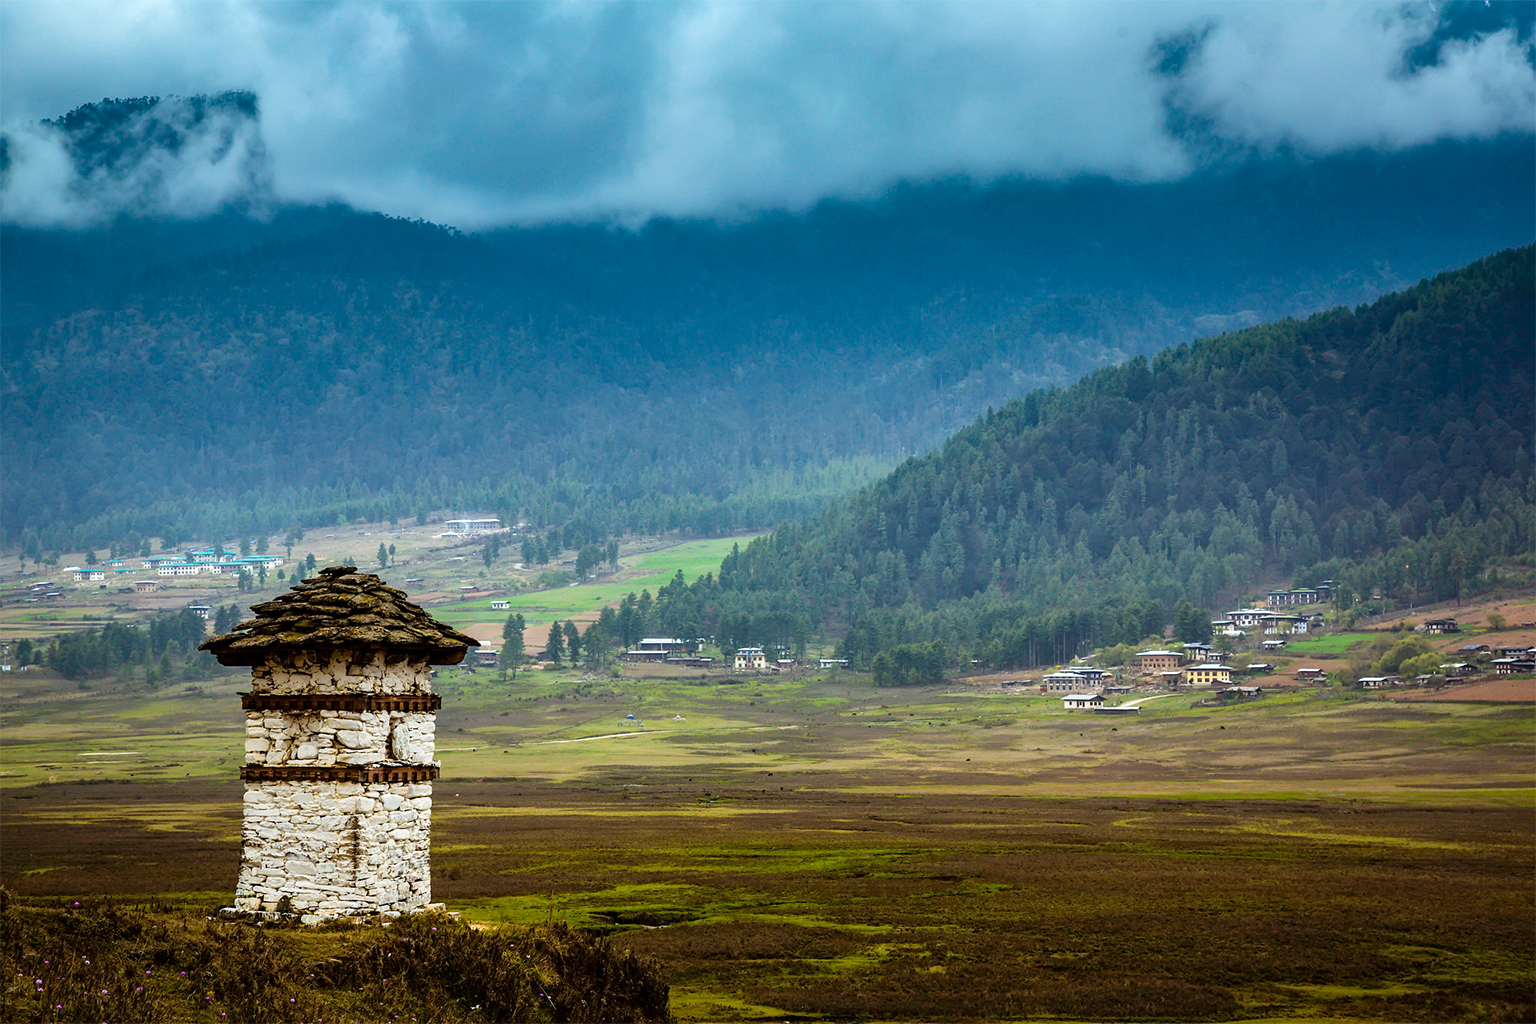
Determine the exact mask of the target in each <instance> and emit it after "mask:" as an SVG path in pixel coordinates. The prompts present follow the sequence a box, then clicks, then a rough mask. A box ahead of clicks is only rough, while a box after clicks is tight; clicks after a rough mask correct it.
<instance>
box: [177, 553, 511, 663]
mask: <svg viewBox="0 0 1536 1024" xmlns="http://www.w3.org/2000/svg"><path fill="white" fill-rule="evenodd" d="M251 611H252V612H254V613H255V617H254V618H250V619H246V620H245V621H244V622H242V623H240V625H238V626H236V627H235V629H234V631H233V632H230V633H225V634H223V635H222V636H215V637H210V638H209V639H207V640H204V641H203V642H202V644H201V645H199V650H205V651H212V652H213V655H214V657H216V658H218V659H219V661H221V662H222V663H224V664H225V665H254V664H257V663H259V662H261V661H263V660H264V659H265V658H266V656H267V655H268V654H275V653H278V652H280V651H292V650H319V649H335V648H341V647H354V648H361V649H368V650H377V649H381V648H382V649H388V650H399V651H412V652H418V653H423V654H426V655H427V660H428V661H429V662H430V663H431V664H434V665H454V664H457V663H458V662H459V661H460V660H462V659H463V657H464V652H465V651H466V650H467V649H468V648H470V647H479V646H480V641H478V640H476V639H475V638H474V637H472V636H469V635H467V634H465V633H460V632H459V631H458V630H456V629H454V628H453V627H452V626H449V625H447V624H446V623H443V622H439V621H437V620H436V619H434V618H433V617H432V616H430V615H428V614H427V613H426V611H425V610H423V609H422V608H421V606H420V605H416V604H412V603H411V602H410V601H409V600H407V599H406V595H405V592H404V591H403V590H396V589H395V588H394V587H391V586H390V585H389V584H387V583H385V582H384V581H383V580H381V579H379V577H377V576H374V575H373V574H371V573H363V572H358V571H357V566H355V565H336V566H331V567H330V568H328V569H321V570H320V571H319V573H317V574H316V575H315V576H313V577H311V578H310V579H307V580H305V581H304V582H303V583H300V584H299V585H298V586H295V587H293V588H292V589H291V590H290V591H289V592H288V593H286V594H282V595H279V596H278V597H275V598H273V599H272V600H270V601H267V602H264V603H263V604H258V605H255V606H254V607H252V608H251Z"/></svg>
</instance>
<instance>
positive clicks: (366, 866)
mask: <svg viewBox="0 0 1536 1024" xmlns="http://www.w3.org/2000/svg"><path fill="white" fill-rule="evenodd" d="M431 831H432V784H431V783H429V782H416V783H408V784H407V783H384V782H376V783H358V782H252V783H247V784H246V788H245V815H244V824H243V826H242V828H241V847H242V852H241V863H240V882H239V885H238V887H237V888H236V890H235V908H236V909H237V910H241V911H245V912H248V913H260V912H266V913H291V914H297V915H299V919H300V920H301V921H302V922H303V923H305V924H319V923H320V922H322V921H325V920H329V919H332V918H336V917H372V916H374V915H378V914H385V915H389V914H397V913H408V912H410V911H414V910H420V909H422V908H423V907H425V906H426V905H427V904H428V903H430V902H432V872H431V844H432V835H431Z"/></svg>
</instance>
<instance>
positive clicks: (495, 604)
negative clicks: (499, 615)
mask: <svg viewBox="0 0 1536 1024" xmlns="http://www.w3.org/2000/svg"><path fill="white" fill-rule="evenodd" d="M511 607H512V602H511V601H492V602H491V611H493V612H504V611H506V610H507V609H508V608H511Z"/></svg>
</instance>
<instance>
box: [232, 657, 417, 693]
mask: <svg viewBox="0 0 1536 1024" xmlns="http://www.w3.org/2000/svg"><path fill="white" fill-rule="evenodd" d="M251 692H252V693H431V692H432V668H431V666H430V665H428V664H427V660H426V658H425V657H421V658H415V659H408V658H405V657H403V656H401V655H386V654H385V652H383V651H349V650H340V651H331V650H322V651H287V652H284V653H283V654H281V655H274V656H272V657H271V658H269V659H268V661H267V662H266V663H265V664H261V665H257V666H255V667H254V668H252V669H251Z"/></svg>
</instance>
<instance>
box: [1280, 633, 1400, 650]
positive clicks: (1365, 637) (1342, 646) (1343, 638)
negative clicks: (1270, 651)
mask: <svg viewBox="0 0 1536 1024" xmlns="http://www.w3.org/2000/svg"><path fill="white" fill-rule="evenodd" d="M1380 635H1381V634H1379V633H1333V634H1330V635H1328V636H1320V637H1315V638H1313V639H1310V640H1290V641H1287V643H1286V645H1285V650H1284V652H1283V653H1284V654H1343V653H1345V652H1346V651H1348V650H1349V649H1350V648H1351V647H1354V646H1355V645H1356V644H1362V643H1369V642H1370V641H1372V640H1375V639H1376V638H1377V637H1379V636H1380Z"/></svg>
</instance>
